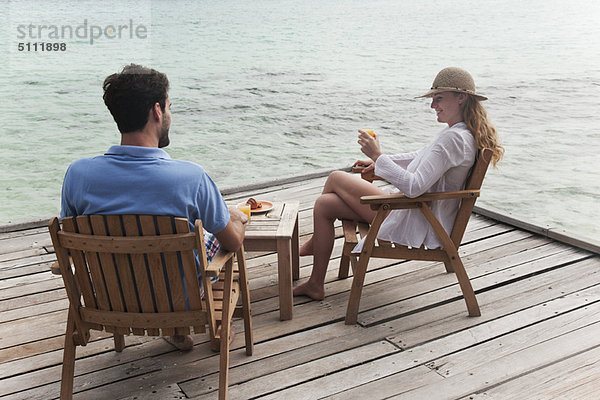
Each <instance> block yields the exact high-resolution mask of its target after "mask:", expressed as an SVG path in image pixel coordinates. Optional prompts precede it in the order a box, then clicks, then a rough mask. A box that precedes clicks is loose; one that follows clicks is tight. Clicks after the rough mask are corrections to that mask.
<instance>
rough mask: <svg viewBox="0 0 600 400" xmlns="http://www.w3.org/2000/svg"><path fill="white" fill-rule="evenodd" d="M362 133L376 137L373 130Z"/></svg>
mask: <svg viewBox="0 0 600 400" xmlns="http://www.w3.org/2000/svg"><path fill="white" fill-rule="evenodd" d="M363 131H365V132H367V133H368V134H369V135H371V136H373V137H376V136H375V131H374V130H373V129H363Z"/></svg>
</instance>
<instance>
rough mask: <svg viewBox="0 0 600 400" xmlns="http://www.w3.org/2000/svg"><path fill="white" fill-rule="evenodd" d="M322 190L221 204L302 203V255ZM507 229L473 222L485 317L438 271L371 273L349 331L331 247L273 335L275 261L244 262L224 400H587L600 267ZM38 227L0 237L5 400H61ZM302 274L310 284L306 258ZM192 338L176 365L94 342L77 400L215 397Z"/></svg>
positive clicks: (81, 356)
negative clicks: (316, 277)
mask: <svg viewBox="0 0 600 400" xmlns="http://www.w3.org/2000/svg"><path fill="white" fill-rule="evenodd" d="M325 179H326V176H313V177H311V178H307V179H293V180H289V181H288V180H281V181H278V182H276V183H275V184H274V185H254V186H253V187H248V188H242V189H241V190H237V191H234V190H230V191H228V192H227V194H226V196H225V197H226V199H227V201H228V202H231V203H233V202H236V201H238V200H240V201H241V200H246V199H247V198H248V197H254V198H257V199H264V200H269V201H287V200H297V201H299V202H300V212H299V224H300V226H299V228H300V229H299V230H300V235H301V238H300V241H301V243H303V242H304V241H305V240H307V239H308V238H309V237H310V235H311V233H312V229H313V225H312V206H313V204H314V200H315V199H316V198H317V197H318V196H319V194H320V193H321V190H322V186H323V183H324V182H325ZM484 196H485V194H484ZM489 215H494V214H489ZM502 220H503V222H498V221H496V220H494V219H493V218H490V217H487V216H483V215H473V216H472V218H471V220H470V221H469V224H468V226H467V231H466V234H465V237H464V239H463V245H462V246H461V248H460V252H461V257H462V258H463V261H464V263H465V266H466V269H467V272H468V273H469V275H470V276H471V278H472V282H473V286H474V288H475V290H476V291H477V296H478V299H479V302H480V305H481V309H482V316H481V317H477V318H470V317H468V316H467V313H466V308H465V305H464V301H463V300H462V296H461V293H460V290H459V289H458V285H457V284H456V278H455V277H454V275H453V274H447V273H446V272H445V269H444V267H443V265H442V264H441V263H431V262H421V261H395V260H382V259H374V260H372V262H371V263H370V265H369V272H368V273H367V277H366V286H365V289H364V291H363V298H362V300H361V312H360V314H359V322H360V325H356V326H346V325H344V323H343V318H344V315H345V309H346V305H347V301H348V295H349V289H350V285H351V282H352V278H349V279H345V280H338V279H337V269H338V265H339V256H340V252H341V241H340V240H339V239H338V240H337V241H336V243H335V245H334V251H333V253H332V258H331V261H330V265H329V270H328V274H327V278H326V294H327V297H326V298H325V300H323V301H321V302H316V301H310V300H309V299H307V298H304V297H299V298H296V299H294V304H295V305H294V318H293V319H292V320H290V321H280V320H279V309H278V304H279V301H278V300H279V299H278V290H277V257H276V254H275V253H274V252H273V251H266V252H250V253H248V255H247V258H248V267H249V280H250V287H251V300H252V311H253V324H254V337H255V343H256V344H255V352H254V355H253V356H251V357H247V356H246V355H245V353H244V349H243V334H242V329H243V327H242V324H241V321H239V320H236V321H235V322H234V326H235V328H236V332H237V333H238V335H237V336H236V339H235V340H234V342H233V344H232V349H233V350H232V353H231V368H230V398H232V399H245V398H249V397H253V396H254V397H256V396H262V397H264V398H278V399H279V398H287V399H298V398H311V399H312V398H332V399H354V398H373V399H377V398H387V397H390V396H398V397H399V398H411V399H412V398H421V397H415V396H431V395H432V394H433V393H435V396H434V397H423V398H436V399H437V398H443V396H442V397H439V393H444V395H447V396H446V397H447V398H463V399H466V398H471V397H472V398H474V399H480V400H482V399H505V398H508V399H510V398H517V397H519V398H523V397H524V396H525V397H529V398H577V399H594V398H595V395H596V394H595V391H593V390H592V389H593V388H594V387H595V384H596V383H597V379H598V378H599V377H600V363H599V361H598V360H599V359H600V357H599V351H598V348H600V339H598V336H597V335H595V334H594V332H597V330H598V328H599V327H600V256H598V255H597V254H594V253H590V252H588V251H583V250H580V249H578V248H576V247H574V246H573V243H577V242H573V243H571V244H568V245H567V244H562V243H559V242H557V241H556V238H555V237H554V236H553V237H550V235H538V234H537V233H539V232H542V231H543V229H542V230H538V231H535V230H533V233H532V232H528V231H525V230H522V229H523V228H524V227H525V228H526V225H522V226H520V227H519V228H517V227H515V226H513V225H511V224H510V221H511V219H510V218H508V219H502ZM44 225H45V223H42V222H37V223H35V224H19V225H18V226H16V230H14V231H11V230H10V229H7V228H6V227H3V229H2V232H0V279H1V280H0V337H1V338H2V341H1V343H0V380H1V382H2V383H1V384H0V397H1V398H2V399H5V398H6V399H29V398H33V399H36V398H38V399H46V398H54V397H56V396H58V390H59V381H60V369H61V362H62V345H63V340H64V336H63V335H64V327H65V322H66V318H65V315H66V305H67V303H66V300H65V293H64V289H63V288H62V280H61V279H60V278H59V277H56V276H52V275H51V274H49V273H47V268H48V265H49V264H51V263H52V262H53V255H52V254H50V253H49V252H52V251H53V249H52V246H51V245H50V244H49V237H47V236H46V235H47V233H46V228H45V226H44ZM339 226H340V224H339V223H338V224H336V228H337V229H336V235H337V236H338V237H341V235H342V232H341V230H340V229H339ZM517 226H519V225H517ZM565 241H567V242H568V240H565ZM588 247H589V246H588ZM589 248H594V247H593V246H592V247H589ZM589 248H588V250H589ZM300 263H301V270H300V281H299V282H303V281H304V280H305V279H306V278H307V277H308V276H309V275H310V272H311V267H312V258H311V257H302V258H301V260H300ZM586 335H587V336H586ZM588 336H591V337H588ZM594 336H595V337H594ZM194 340H195V346H194V350H193V351H191V352H188V353H181V352H179V351H176V350H174V349H173V347H172V346H171V345H169V344H167V343H166V342H164V341H163V340H161V339H157V338H151V337H126V342H125V343H126V348H125V350H124V351H123V352H122V353H116V352H114V350H113V346H114V344H113V341H112V338H111V337H110V335H109V334H106V333H98V332H94V333H93V334H92V338H91V341H90V343H89V344H88V346H86V347H83V348H78V350H77V362H76V366H75V374H76V377H75V398H85V399H105V398H115V399H117V398H120V399H135V398H145V399H164V398H181V397H185V396H186V395H187V396H189V397H193V398H214V396H215V394H216V387H217V386H216V384H217V373H218V365H219V363H218V355H217V354H215V353H213V352H211V351H210V348H209V347H210V346H209V342H208V337H207V335H204V334H202V335H194ZM567 373H568V375H565V374H567ZM486 382H487V383H486ZM523 388H526V389H527V391H526V392H524V391H523ZM262 397H261V398H262Z"/></svg>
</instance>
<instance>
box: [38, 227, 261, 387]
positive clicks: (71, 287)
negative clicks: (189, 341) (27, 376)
mask: <svg viewBox="0 0 600 400" xmlns="http://www.w3.org/2000/svg"><path fill="white" fill-rule="evenodd" d="M49 230H50V235H51V237H52V243H53V244H54V249H55V251H56V258H57V260H58V266H59V269H60V273H61V275H62V277H63V280H64V283H65V289H66V292H67V296H68V298H69V313H68V318H67V331H66V336H65V349H64V355H63V367H62V381H61V393H60V397H61V399H70V398H72V395H73V375H74V367H75V352H76V346H85V345H86V344H87V343H88V340H89V338H90V329H95V330H106V331H107V332H111V333H113V334H114V342H115V350H116V351H119V352H120V351H122V350H123V348H124V347H125V343H124V335H129V334H134V335H142V336H143V335H145V334H148V335H149V336H150V335H151V336H159V335H162V336H171V335H175V334H177V335H187V334H190V333H191V329H190V328H193V331H194V332H195V333H200V332H206V326H208V332H209V334H210V338H211V344H212V345H213V346H211V347H213V348H214V345H217V349H218V348H219V347H220V366H219V368H220V374H219V398H220V399H226V398H227V387H228V369H229V340H228V338H229V333H230V322H231V318H232V317H234V316H236V317H242V318H243V319H244V331H245V339H246V354H247V355H251V354H252V352H253V339H252V320H251V316H250V294H249V292H248V280H247V276H246V265H245V258H244V249H243V248H242V249H240V250H239V251H238V252H237V254H236V256H237V269H235V270H234V262H233V261H234V254H233V253H231V252H224V251H222V252H219V253H218V254H217V255H216V256H215V258H213V260H212V261H211V263H210V264H208V263H207V261H206V249H205V245H204V238H203V233H202V232H203V230H202V222H201V221H200V220H197V221H196V224H195V232H193V233H190V231H189V224H188V221H187V220H186V219H184V218H172V217H168V216H152V215H109V216H102V215H86V216H79V217H76V218H64V219H63V221H62V230H61V228H60V226H59V221H58V219H57V218H53V219H52V220H50V223H49ZM195 251H197V254H198V258H199V262H200V272H201V274H202V277H201V285H202V286H200V283H199V281H198V275H197V268H196V256H195ZM211 277H214V278H215V279H216V277H218V281H217V282H215V283H213V284H211V282H210V278H211ZM202 292H203V293H204V294H202ZM240 294H241V297H242V301H241V304H242V305H241V306H239V307H236V304H237V301H238V298H239V296H240Z"/></svg>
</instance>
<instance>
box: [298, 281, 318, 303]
mask: <svg viewBox="0 0 600 400" xmlns="http://www.w3.org/2000/svg"><path fill="white" fill-rule="evenodd" d="M294 296H307V297H310V298H311V299H313V300H323V299H324V298H325V287H324V286H323V285H319V284H316V285H314V284H313V283H312V282H311V281H308V282H305V283H303V284H302V285H300V286H296V287H295V288H294Z"/></svg>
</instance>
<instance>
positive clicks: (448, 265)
mask: <svg viewBox="0 0 600 400" xmlns="http://www.w3.org/2000/svg"><path fill="white" fill-rule="evenodd" d="M444 266H445V267H446V272H447V273H449V274H451V273H452V272H454V267H453V266H452V263H451V262H449V261H446V262H444Z"/></svg>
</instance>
